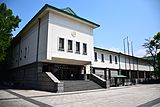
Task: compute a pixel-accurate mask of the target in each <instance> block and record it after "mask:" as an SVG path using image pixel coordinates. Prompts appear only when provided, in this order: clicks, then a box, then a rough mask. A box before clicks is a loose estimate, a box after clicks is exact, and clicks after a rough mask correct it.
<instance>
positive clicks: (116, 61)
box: [115, 56, 117, 64]
mask: <svg viewBox="0 0 160 107" xmlns="http://www.w3.org/2000/svg"><path fill="white" fill-rule="evenodd" d="M115 64H117V56H115Z"/></svg>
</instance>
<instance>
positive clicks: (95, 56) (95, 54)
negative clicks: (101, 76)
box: [94, 52, 97, 61]
mask: <svg viewBox="0 0 160 107" xmlns="http://www.w3.org/2000/svg"><path fill="white" fill-rule="evenodd" d="M94 60H95V61H97V52H94Z"/></svg>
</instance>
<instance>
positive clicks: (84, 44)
mask: <svg viewBox="0 0 160 107" xmlns="http://www.w3.org/2000/svg"><path fill="white" fill-rule="evenodd" d="M83 55H87V44H86V43H83Z"/></svg>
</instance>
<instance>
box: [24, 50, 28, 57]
mask: <svg viewBox="0 0 160 107" xmlns="http://www.w3.org/2000/svg"><path fill="white" fill-rule="evenodd" d="M24 52H25V53H24V54H25V55H24V58H26V56H27V48H25V51H24Z"/></svg>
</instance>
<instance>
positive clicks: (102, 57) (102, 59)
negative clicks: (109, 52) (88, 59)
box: [101, 54, 104, 62]
mask: <svg viewBox="0 0 160 107" xmlns="http://www.w3.org/2000/svg"><path fill="white" fill-rule="evenodd" d="M101 61H102V62H104V54H101Z"/></svg>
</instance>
